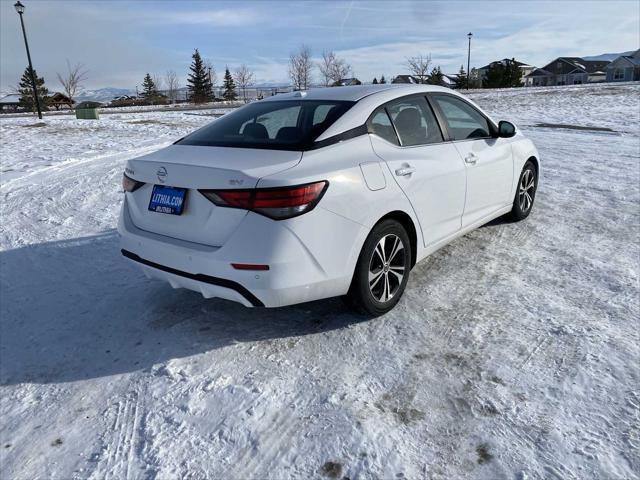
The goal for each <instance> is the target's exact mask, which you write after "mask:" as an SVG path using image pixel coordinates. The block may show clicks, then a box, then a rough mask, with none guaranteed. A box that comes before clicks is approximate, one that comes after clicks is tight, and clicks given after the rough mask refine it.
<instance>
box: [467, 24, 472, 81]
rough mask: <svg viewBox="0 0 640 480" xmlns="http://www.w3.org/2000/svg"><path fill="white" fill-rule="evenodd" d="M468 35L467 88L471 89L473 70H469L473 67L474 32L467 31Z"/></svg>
mask: <svg viewBox="0 0 640 480" xmlns="http://www.w3.org/2000/svg"><path fill="white" fill-rule="evenodd" d="M467 37H469V49H468V50H467V90H469V81H470V80H471V72H470V71H469V69H470V67H471V37H473V33H471V32H469V33H467Z"/></svg>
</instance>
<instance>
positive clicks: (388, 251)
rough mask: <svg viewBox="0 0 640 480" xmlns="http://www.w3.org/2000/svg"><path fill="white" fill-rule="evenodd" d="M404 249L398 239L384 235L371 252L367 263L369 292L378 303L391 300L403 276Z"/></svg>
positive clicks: (394, 236)
mask: <svg viewBox="0 0 640 480" xmlns="http://www.w3.org/2000/svg"><path fill="white" fill-rule="evenodd" d="M404 269H405V248H404V244H403V243H402V240H401V239H400V237H398V236H397V235H394V234H389V235H385V236H384V237H382V238H381V239H380V241H379V242H378V244H377V245H376V248H375V249H374V250H373V254H372V255H371V260H370V261H369V290H370V291H371V295H373V298H375V299H376V300H377V301H378V302H381V303H385V302H388V301H389V300H391V299H392V298H393V297H394V295H395V294H396V293H398V290H399V289H400V286H401V285H402V279H403V278H404V275H405V271H404Z"/></svg>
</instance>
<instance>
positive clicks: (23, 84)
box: [18, 67, 49, 113]
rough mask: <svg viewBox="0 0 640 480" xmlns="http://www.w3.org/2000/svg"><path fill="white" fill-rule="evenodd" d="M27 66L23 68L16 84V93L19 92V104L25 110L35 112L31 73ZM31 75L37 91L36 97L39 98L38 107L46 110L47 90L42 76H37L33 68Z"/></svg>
mask: <svg viewBox="0 0 640 480" xmlns="http://www.w3.org/2000/svg"><path fill="white" fill-rule="evenodd" d="M29 72H30V71H29V67H27V68H25V69H24V73H23V74H22V77H21V78H20V83H19V84H18V93H20V106H21V107H23V108H24V109H25V110H31V111H32V112H34V113H35V111H36V102H35V101H34V99H33V84H32V83H31V75H30V73H29ZM33 76H34V77H35V79H36V89H37V91H38V99H39V100H40V108H41V109H42V110H47V108H46V106H47V101H48V100H49V97H48V96H49V90H48V89H47V87H45V86H44V78H42V77H38V73H37V72H36V71H35V69H34V70H33Z"/></svg>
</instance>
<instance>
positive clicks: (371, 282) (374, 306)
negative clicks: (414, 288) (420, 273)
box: [346, 220, 411, 317]
mask: <svg viewBox="0 0 640 480" xmlns="http://www.w3.org/2000/svg"><path fill="white" fill-rule="evenodd" d="M410 269H411V243H410V242H409V236H408V235H407V232H406V230H405V229H404V227H403V226H402V225H401V224H400V223H399V222H397V221H395V220H384V221H383V222H380V223H379V224H378V225H376V226H375V227H374V228H373V230H372V231H371V233H370V234H369V236H368V237H367V240H366V241H365V242H364V246H363V247H362V251H361V252H360V257H359V258H358V263H357V264H356V270H355V272H354V275H353V280H352V282H351V287H350V288H349V293H348V294H347V298H346V300H347V302H348V303H349V304H350V305H352V306H354V307H355V308H356V309H357V310H359V311H360V312H362V313H365V314H368V315H372V316H374V317H377V316H379V315H383V314H384V313H386V312H388V311H389V310H391V309H392V308H393V307H394V306H395V305H396V304H397V303H398V301H399V300H400V297H401V296H402V293H403V292H404V289H405V287H406V285H407V280H408V278H409V270H410Z"/></svg>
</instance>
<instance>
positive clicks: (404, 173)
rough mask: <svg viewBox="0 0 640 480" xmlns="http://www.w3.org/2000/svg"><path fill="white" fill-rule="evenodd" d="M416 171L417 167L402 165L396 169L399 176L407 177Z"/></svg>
mask: <svg viewBox="0 0 640 480" xmlns="http://www.w3.org/2000/svg"><path fill="white" fill-rule="evenodd" d="M415 171H416V169H415V168H413V167H402V168H398V169H397V170H396V175H397V176H399V177H406V176H407V175H411V174H412V173H413V172H415Z"/></svg>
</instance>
